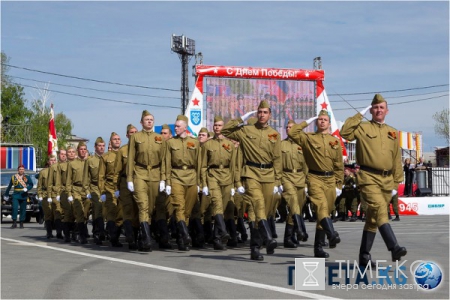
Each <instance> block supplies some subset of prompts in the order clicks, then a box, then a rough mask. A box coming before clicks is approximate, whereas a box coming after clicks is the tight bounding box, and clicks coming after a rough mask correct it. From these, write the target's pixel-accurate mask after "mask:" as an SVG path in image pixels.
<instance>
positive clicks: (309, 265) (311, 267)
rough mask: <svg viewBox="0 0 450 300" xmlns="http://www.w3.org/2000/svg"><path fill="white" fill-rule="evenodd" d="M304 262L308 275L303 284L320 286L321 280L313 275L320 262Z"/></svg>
mask: <svg viewBox="0 0 450 300" xmlns="http://www.w3.org/2000/svg"><path fill="white" fill-rule="evenodd" d="M302 263H303V267H304V268H305V270H306V271H308V276H306V278H305V280H303V286H319V281H318V280H317V278H316V277H314V276H313V273H314V271H315V270H317V267H318V265H319V262H317V261H304V262H302Z"/></svg>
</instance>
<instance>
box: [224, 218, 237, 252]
mask: <svg viewBox="0 0 450 300" xmlns="http://www.w3.org/2000/svg"><path fill="white" fill-rule="evenodd" d="M225 223H226V226H227V229H228V232H229V233H230V239H229V240H228V242H227V246H228V247H233V248H234V247H237V245H238V239H237V231H236V223H234V219H228V220H226V221H225Z"/></svg>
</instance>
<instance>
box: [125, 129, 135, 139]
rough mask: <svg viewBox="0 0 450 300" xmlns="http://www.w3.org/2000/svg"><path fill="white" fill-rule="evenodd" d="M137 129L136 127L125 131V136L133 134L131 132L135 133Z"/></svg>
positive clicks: (128, 136)
mask: <svg viewBox="0 0 450 300" xmlns="http://www.w3.org/2000/svg"><path fill="white" fill-rule="evenodd" d="M136 132H137V129H136V128H131V129H130V130H128V132H127V138H130V136H132V135H133V133H136Z"/></svg>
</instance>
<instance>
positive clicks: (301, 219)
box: [299, 215, 309, 242]
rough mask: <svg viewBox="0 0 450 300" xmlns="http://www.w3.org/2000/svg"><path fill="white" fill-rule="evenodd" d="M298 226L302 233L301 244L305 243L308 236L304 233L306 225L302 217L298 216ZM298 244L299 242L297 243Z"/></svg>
mask: <svg viewBox="0 0 450 300" xmlns="http://www.w3.org/2000/svg"><path fill="white" fill-rule="evenodd" d="M300 226H301V227H302V231H303V239H302V242H306V241H308V238H309V235H308V233H307V232H306V225H305V220H304V219H303V218H302V216H301V215H300ZM299 242H300V241H299Z"/></svg>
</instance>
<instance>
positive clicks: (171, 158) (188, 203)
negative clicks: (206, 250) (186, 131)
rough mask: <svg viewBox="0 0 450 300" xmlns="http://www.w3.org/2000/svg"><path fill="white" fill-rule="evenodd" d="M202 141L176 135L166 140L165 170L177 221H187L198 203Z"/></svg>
mask: <svg viewBox="0 0 450 300" xmlns="http://www.w3.org/2000/svg"><path fill="white" fill-rule="evenodd" d="M199 160H200V143H199V141H198V140H196V139H194V138H192V137H190V136H187V137H184V138H182V137H179V136H175V137H173V138H171V139H169V140H167V142H166V150H165V155H164V163H163V172H164V174H165V180H166V186H171V187H172V193H171V195H170V197H171V201H172V206H173V208H174V212H175V219H176V221H177V222H179V221H186V219H188V218H189V217H190V215H191V212H192V209H193V207H194V205H195V204H196V202H197V201H198V200H197V196H198V195H197V193H198V187H199V186H200V161H199Z"/></svg>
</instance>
